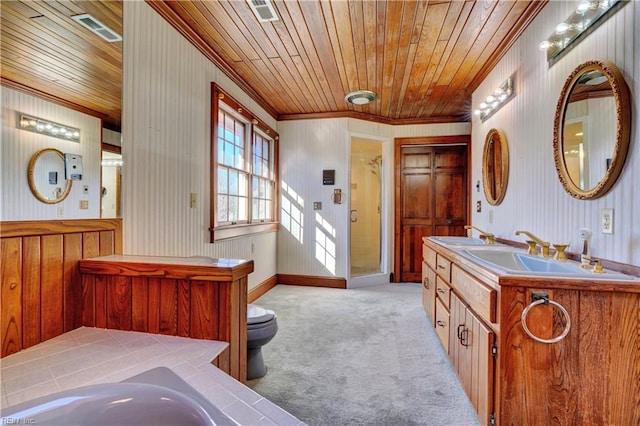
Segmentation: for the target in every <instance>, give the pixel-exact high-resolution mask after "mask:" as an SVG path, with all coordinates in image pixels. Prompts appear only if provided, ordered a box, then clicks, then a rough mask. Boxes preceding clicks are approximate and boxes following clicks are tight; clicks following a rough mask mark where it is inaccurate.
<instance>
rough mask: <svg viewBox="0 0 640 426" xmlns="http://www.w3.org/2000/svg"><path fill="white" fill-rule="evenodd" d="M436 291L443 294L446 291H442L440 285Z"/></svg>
mask: <svg viewBox="0 0 640 426" xmlns="http://www.w3.org/2000/svg"><path fill="white" fill-rule="evenodd" d="M438 293H440V294H445V293H446V291H444V289H443V288H442V287H438Z"/></svg>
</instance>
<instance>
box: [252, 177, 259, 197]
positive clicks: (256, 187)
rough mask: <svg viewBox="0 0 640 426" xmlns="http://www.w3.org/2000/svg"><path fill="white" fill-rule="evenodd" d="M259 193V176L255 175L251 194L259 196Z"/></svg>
mask: <svg viewBox="0 0 640 426" xmlns="http://www.w3.org/2000/svg"><path fill="white" fill-rule="evenodd" d="M258 193H259V190H258V178H257V177H256V176H254V177H253V178H252V179H251V196H252V197H253V198H258Z"/></svg>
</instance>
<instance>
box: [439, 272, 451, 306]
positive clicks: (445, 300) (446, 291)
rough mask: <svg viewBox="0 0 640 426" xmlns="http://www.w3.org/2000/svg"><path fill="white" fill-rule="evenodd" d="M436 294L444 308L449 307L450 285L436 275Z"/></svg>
mask: <svg viewBox="0 0 640 426" xmlns="http://www.w3.org/2000/svg"><path fill="white" fill-rule="evenodd" d="M436 296H437V297H438V298H439V299H440V300H441V301H442V304H443V305H444V307H445V308H447V309H449V308H450V307H449V303H450V298H451V287H449V284H447V283H446V282H445V281H444V280H443V279H442V278H440V277H436Z"/></svg>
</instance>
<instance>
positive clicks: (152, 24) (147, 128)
mask: <svg viewBox="0 0 640 426" xmlns="http://www.w3.org/2000/svg"><path fill="white" fill-rule="evenodd" d="M123 9H124V33H125V34H124V42H123V55H124V60H123V64H124V65H123V119H122V123H123V128H122V134H123V147H122V155H123V159H124V165H123V177H122V186H123V188H122V192H123V211H124V215H125V220H124V252H125V254H143V255H158V256H211V257H228V258H241V259H253V260H254V262H255V271H254V273H252V274H250V275H249V288H252V287H254V286H256V285H258V284H259V283H260V282H263V281H265V280H267V279H269V278H270V277H273V276H274V275H275V274H276V267H275V253H276V236H275V233H270V234H261V235H253V236H251V237H247V238H238V239H234V240H229V241H224V242H218V243H215V244H210V243H209V232H208V228H209V200H210V196H209V176H210V174H209V162H210V111H211V106H210V104H211V88H210V87H211V82H214V81H215V82H217V83H218V84H219V85H220V86H222V87H223V88H224V89H225V90H226V91H227V92H229V93H230V94H231V95H232V96H233V97H235V98H236V99H237V100H238V101H239V102H240V103H242V104H243V105H244V106H245V107H247V108H249V109H250V110H252V111H253V112H254V113H255V114H256V115H258V116H259V117H260V118H261V119H262V120H264V121H265V122H266V123H267V124H268V125H269V126H271V127H273V128H276V127H277V123H276V121H275V119H274V118H273V117H270V116H269V115H268V114H267V113H266V112H265V111H264V110H262V109H261V108H260V107H259V106H258V105H257V104H256V103H255V102H254V101H253V100H251V99H250V98H249V97H248V96H247V95H246V94H245V93H243V92H242V91H241V90H240V89H239V88H238V87H237V86H235V84H233V83H232V82H231V81H230V80H229V78H228V77H226V76H225V75H224V74H223V73H222V72H221V71H220V70H219V69H218V68H217V67H215V66H214V65H213V64H212V63H211V62H209V61H208V60H207V59H206V58H205V57H204V56H203V55H202V54H201V53H200V52H199V51H198V50H197V49H196V48H195V47H193V46H192V45H191V44H190V43H189V42H188V41H187V40H185V39H184V38H183V37H182V36H181V35H180V34H179V33H178V32H176V30H175V29H173V28H172V27H171V26H170V25H169V24H168V23H167V22H166V21H165V20H164V19H163V18H162V17H160V15H158V14H157V13H156V12H154V11H153V10H152V9H151V8H150V7H149V6H148V5H147V4H146V3H145V2H124V3H123ZM191 193H195V194H196V197H197V207H196V208H190V206H189V203H190V194H191Z"/></svg>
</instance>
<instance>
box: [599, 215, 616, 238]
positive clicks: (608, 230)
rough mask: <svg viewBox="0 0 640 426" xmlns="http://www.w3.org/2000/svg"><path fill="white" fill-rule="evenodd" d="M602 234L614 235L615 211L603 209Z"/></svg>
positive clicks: (601, 217)
mask: <svg viewBox="0 0 640 426" xmlns="http://www.w3.org/2000/svg"><path fill="white" fill-rule="evenodd" d="M600 232H602V233H603V234H613V209H602V211H601V213H600Z"/></svg>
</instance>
